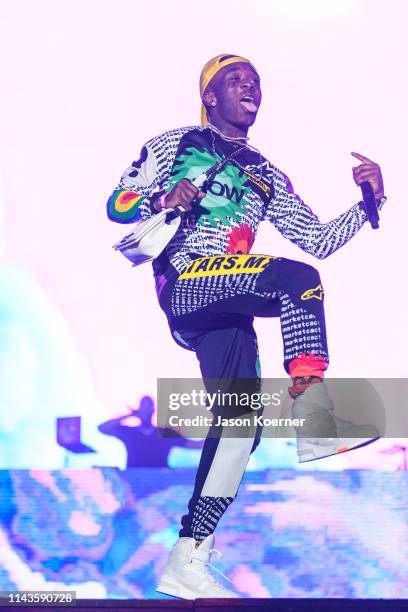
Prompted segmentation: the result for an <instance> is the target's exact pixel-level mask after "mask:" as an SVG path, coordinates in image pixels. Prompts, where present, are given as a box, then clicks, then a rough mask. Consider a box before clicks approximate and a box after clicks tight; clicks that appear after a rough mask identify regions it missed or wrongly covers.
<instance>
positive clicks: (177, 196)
mask: <svg viewBox="0 0 408 612" xmlns="http://www.w3.org/2000/svg"><path fill="white" fill-rule="evenodd" d="M204 196H205V193H203V192H202V191H199V190H198V189H197V187H194V185H193V184H192V183H190V181H189V180H188V179H182V180H181V181H180V182H179V183H177V185H174V187H173V189H172V190H171V191H169V193H168V194H167V196H166V201H165V203H166V208H175V207H176V206H182V207H183V208H184V210H191V208H192V203H193V201H194V200H195V199H196V198H197V199H198V200H202V199H203V197H204Z"/></svg>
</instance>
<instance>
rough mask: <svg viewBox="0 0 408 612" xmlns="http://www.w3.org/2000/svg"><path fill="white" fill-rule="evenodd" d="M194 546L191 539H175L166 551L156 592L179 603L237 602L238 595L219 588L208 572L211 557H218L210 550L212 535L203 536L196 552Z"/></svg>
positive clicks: (212, 543) (211, 547) (211, 548)
mask: <svg viewBox="0 0 408 612" xmlns="http://www.w3.org/2000/svg"><path fill="white" fill-rule="evenodd" d="M196 544H198V542H196V541H195V540H194V539H193V538H179V539H178V541H177V542H176V544H175V545H174V546H173V548H172V549H171V551H170V557H169V561H168V563H167V565H166V567H165V569H164V572H163V574H162V576H161V578H160V581H159V584H158V585H157V591H159V592H160V593H164V594H165V595H172V596H173V597H180V598H181V599H197V598H199V597H211V598H214V597H217V598H232V597H233V598H238V597H239V595H237V594H236V593H234V592H233V591H230V590H229V589H226V588H224V587H223V586H221V585H220V584H219V583H218V582H217V581H216V579H215V578H214V576H213V575H212V574H211V572H210V570H209V561H210V556H211V553H212V552H216V553H218V554H219V555H220V556H221V554H220V553H219V552H218V551H216V550H214V549H213V545H214V535H213V534H211V535H209V536H207V537H206V538H205V540H203V541H202V542H201V543H200V544H199V545H198V546H197V548H196ZM211 567H212V566H211Z"/></svg>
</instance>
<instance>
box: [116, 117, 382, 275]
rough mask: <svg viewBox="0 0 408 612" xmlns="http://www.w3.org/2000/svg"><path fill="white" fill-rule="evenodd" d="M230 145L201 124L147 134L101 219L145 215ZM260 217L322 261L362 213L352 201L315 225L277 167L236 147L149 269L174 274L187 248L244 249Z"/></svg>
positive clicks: (213, 251)
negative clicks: (136, 158)
mask: <svg viewBox="0 0 408 612" xmlns="http://www.w3.org/2000/svg"><path fill="white" fill-rule="evenodd" d="M238 148H239V145H237V144H236V143H231V142H228V141H226V140H224V139H223V138H221V137H220V136H219V135H218V134H216V133H215V132H214V131H213V130H211V129H210V128H208V127H206V128H203V127H186V128H180V129H175V130H170V131H168V132H165V133H164V134H161V135H160V136H157V137H156V138H153V139H152V140H150V141H149V142H148V143H146V144H145V145H144V146H143V148H142V151H141V154H140V158H139V159H138V160H137V161H134V162H133V163H132V165H131V166H130V168H128V169H127V170H125V172H124V173H123V175H122V177H121V180H120V183H119V185H118V186H117V187H116V188H115V190H114V192H113V194H112V195H111V196H110V198H109V200H108V204H107V210H108V217H109V218H110V219H111V220H112V221H116V222H119V223H134V222H135V221H138V220H140V219H148V218H149V217H151V216H152V215H153V214H155V212H154V209H153V207H152V206H151V205H152V203H153V201H154V199H155V198H157V197H160V196H161V195H162V194H163V193H164V192H166V191H170V190H171V189H172V188H173V186H174V185H175V184H176V183H177V182H178V181H180V180H181V179H182V178H188V179H191V180H192V179H194V178H196V177H197V176H198V175H199V174H201V173H202V172H203V171H204V170H207V169H208V168H209V167H211V166H212V165H213V164H214V163H216V162H217V161H219V160H221V159H223V158H225V157H226V156H228V155H230V154H231V153H232V152H234V151H235V152H236V151H237V149H238ZM384 201H385V198H383V199H382V200H381V201H380V203H379V208H381V206H382V204H383V203H384ZM264 220H268V221H270V222H272V223H273V225H274V226H275V227H276V228H277V229H278V230H279V232H280V233H281V234H282V235H283V236H284V237H285V238H288V239H289V240H291V241H292V242H293V243H295V244H296V245H298V246H299V247H300V248H301V249H303V250H304V251H306V252H307V253H310V254H311V255H314V256H315V257H317V258H319V259H324V258H325V257H327V256H328V255H330V254H331V253H333V252H334V251H336V250H337V249H338V248H340V247H341V246H343V245H344V244H346V242H348V240H350V238H352V237H353V236H354V235H355V234H356V233H357V231H358V230H359V229H360V228H361V227H362V226H363V224H364V222H365V221H366V220H367V215H366V212H365V209H364V205H363V203H362V202H359V203H357V204H355V205H354V206H352V207H351V208H350V209H349V210H347V211H346V212H344V213H343V214H341V215H340V216H339V217H337V218H336V219H333V220H332V221H329V222H328V223H321V222H320V221H319V219H318V217H317V216H316V215H315V214H314V213H313V212H312V211H311V209H310V208H309V207H308V206H307V205H306V204H305V203H304V202H303V201H302V200H301V198H300V197H299V196H298V195H296V194H295V193H294V192H293V188H292V186H291V183H290V181H289V179H288V178H287V177H286V176H285V175H284V174H283V172H281V171H280V170H278V168H276V167H275V166H273V165H272V164H271V163H270V162H269V161H268V160H267V159H265V158H264V157H263V156H262V155H261V154H260V153H259V152H257V151H256V150H253V149H251V148H242V150H241V152H239V154H238V155H237V156H236V158H234V159H233V160H231V161H230V162H228V163H227V164H226V165H225V166H224V167H223V168H222V170H221V171H220V172H219V173H218V174H216V175H215V176H213V177H212V178H211V180H209V182H208V187H207V194H206V196H205V198H204V199H203V200H202V201H201V202H200V203H199V204H198V203H196V204H194V206H193V210H192V211H191V212H189V213H186V214H184V215H183V217H182V222H181V224H180V228H179V230H178V231H177V233H176V235H175V237H174V238H173V240H172V241H171V242H170V243H169V244H168V246H167V247H166V249H165V250H164V251H163V253H162V254H161V255H160V257H159V258H158V259H157V260H155V261H154V263H153V268H154V272H155V275H156V276H158V275H161V274H165V273H166V270H167V269H168V268H169V265H170V264H171V265H172V266H173V267H174V268H175V269H176V270H177V271H178V272H179V273H181V272H182V271H183V270H184V269H185V267H186V265H187V264H188V263H189V262H190V261H191V257H190V254H191V253H194V254H198V255H201V256H205V255H221V254H226V253H249V252H250V249H251V247H252V244H253V242H254V240H255V234H256V232H257V229H258V226H259V223H260V222H261V221H264Z"/></svg>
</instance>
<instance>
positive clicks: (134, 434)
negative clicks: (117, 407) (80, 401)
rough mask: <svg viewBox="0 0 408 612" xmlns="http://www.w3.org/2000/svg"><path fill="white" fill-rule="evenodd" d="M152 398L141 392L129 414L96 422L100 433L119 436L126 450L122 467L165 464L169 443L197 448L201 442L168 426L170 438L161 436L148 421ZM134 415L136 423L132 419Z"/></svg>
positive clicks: (149, 420) (151, 410) (171, 446)
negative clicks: (136, 407) (188, 438)
mask: <svg viewBox="0 0 408 612" xmlns="http://www.w3.org/2000/svg"><path fill="white" fill-rule="evenodd" d="M153 413H154V403H153V399H152V398H151V397H150V396H149V395H145V396H144V397H142V399H141V400H140V404H139V408H138V409H137V410H134V409H132V410H131V412H130V414H126V415H123V416H120V417H118V418H115V419H110V420H109V421H106V422H105V423H102V424H101V425H99V426H98V429H99V431H100V432H101V433H103V434H106V435H107V436H114V437H115V438H119V440H121V441H122V442H123V443H124V444H125V446H126V450H127V463H126V467H168V464H167V459H168V456H169V453H170V451H171V449H172V448H173V446H182V447H184V448H201V447H202V442H194V441H193V440H187V439H186V438H183V437H182V436H180V435H179V434H178V433H177V432H176V431H175V430H172V437H171V438H161V437H159V435H158V429H157V427H156V426H155V425H153V424H152V416H153ZM135 417H137V418H138V420H139V424H136V423H135Z"/></svg>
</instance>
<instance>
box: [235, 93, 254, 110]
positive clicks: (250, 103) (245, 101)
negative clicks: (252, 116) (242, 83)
mask: <svg viewBox="0 0 408 612" xmlns="http://www.w3.org/2000/svg"><path fill="white" fill-rule="evenodd" d="M239 103H240V104H241V106H243V107H244V108H245V110H247V111H248V112H249V113H256V112H257V110H258V106H257V105H256V104H255V102H254V98H253V96H250V95H249V94H248V95H245V96H242V98H241V100H240V101H239Z"/></svg>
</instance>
